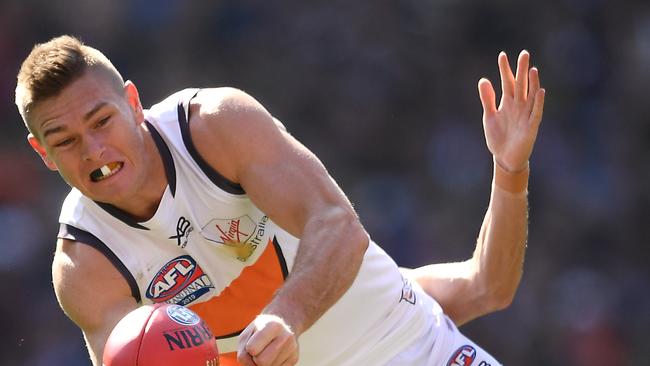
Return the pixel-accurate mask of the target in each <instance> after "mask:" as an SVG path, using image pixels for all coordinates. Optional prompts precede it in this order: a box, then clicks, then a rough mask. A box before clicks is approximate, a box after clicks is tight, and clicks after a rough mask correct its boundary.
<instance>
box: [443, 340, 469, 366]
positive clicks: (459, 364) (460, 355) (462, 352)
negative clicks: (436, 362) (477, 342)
mask: <svg viewBox="0 0 650 366" xmlns="http://www.w3.org/2000/svg"><path fill="white" fill-rule="evenodd" d="M475 358H476V350H475V349H474V347H472V346H470V345H468V344H466V345H464V346H462V347H460V348H459V349H457V350H456V352H454V353H453V354H452V355H451V358H449V362H447V366H470V365H471V364H472V362H474V359H475Z"/></svg>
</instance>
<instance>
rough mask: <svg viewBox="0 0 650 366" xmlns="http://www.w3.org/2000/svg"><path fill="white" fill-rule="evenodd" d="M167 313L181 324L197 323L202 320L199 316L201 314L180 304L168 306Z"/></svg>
mask: <svg viewBox="0 0 650 366" xmlns="http://www.w3.org/2000/svg"><path fill="white" fill-rule="evenodd" d="M167 315H168V316H169V318H170V319H171V320H173V321H175V322H176V323H178V324H180V325H196V324H199V322H200V321H201V318H199V316H198V315H196V314H195V313H194V312H193V311H192V310H190V309H188V308H185V307H182V306H180V305H172V306H170V307H168V308H167Z"/></svg>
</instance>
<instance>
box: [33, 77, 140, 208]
mask: <svg viewBox="0 0 650 366" xmlns="http://www.w3.org/2000/svg"><path fill="white" fill-rule="evenodd" d="M143 121H144V116H143V113H142V107H141V105H140V101H139V97H138V93H137V90H136V89H135V86H134V85H133V84H132V83H130V82H127V84H126V86H125V87H124V89H123V90H122V89H118V87H117V86H115V83H112V82H111V81H110V79H109V78H108V76H106V75H105V74H104V73H103V72H101V71H92V70H89V71H86V72H85V73H84V75H82V76H81V77H80V78H79V79H77V80H75V81H74V82H73V83H71V84H70V85H69V86H67V87H66V88H65V89H63V90H62V92H61V93H59V94H58V95H56V96H54V97H51V98H48V99H46V100H44V101H42V102H39V103H38V104H37V105H36V106H35V108H34V110H33V111H32V112H31V113H30V122H31V128H32V131H33V134H34V135H31V134H30V136H29V142H30V144H31V145H32V147H33V148H34V150H36V151H37V152H38V153H39V154H40V155H41V157H42V158H43V161H44V162H45V164H46V165H47V166H48V167H49V168H50V169H52V170H58V171H59V173H60V174H61V176H62V177H63V179H64V180H65V181H66V182H67V183H68V184H69V185H71V186H73V187H76V188H77V189H79V190H80V191H81V192H82V193H83V194H84V195H86V196H87V197H89V198H91V199H93V200H96V201H101V202H107V203H113V204H119V203H120V202H125V200H128V199H130V198H132V196H133V195H134V194H136V193H137V190H138V188H140V187H142V185H143V183H144V181H145V179H146V175H147V173H148V172H147V166H148V164H147V151H146V146H145V143H144V133H143V130H142V126H141V124H142V122H143Z"/></svg>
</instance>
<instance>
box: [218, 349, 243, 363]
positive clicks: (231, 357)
mask: <svg viewBox="0 0 650 366" xmlns="http://www.w3.org/2000/svg"><path fill="white" fill-rule="evenodd" d="M219 366H241V364H240V363H239V362H237V352H228V353H220V354H219Z"/></svg>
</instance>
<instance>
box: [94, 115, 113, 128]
mask: <svg viewBox="0 0 650 366" xmlns="http://www.w3.org/2000/svg"><path fill="white" fill-rule="evenodd" d="M110 118H111V116H108V117H104V118H102V119H100V120H99V121H98V122H97V123H96V124H95V128H99V127H103V126H105V125H106V124H107V123H108V120H109V119H110Z"/></svg>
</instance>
